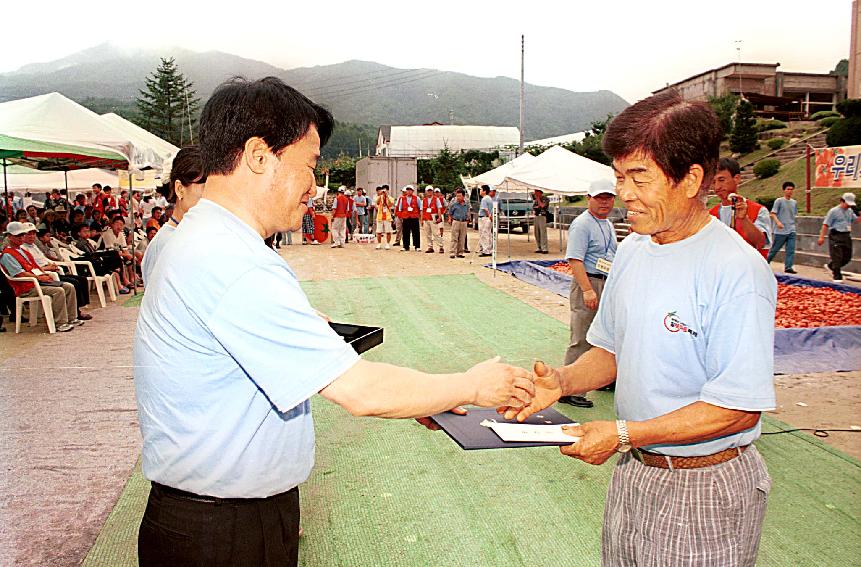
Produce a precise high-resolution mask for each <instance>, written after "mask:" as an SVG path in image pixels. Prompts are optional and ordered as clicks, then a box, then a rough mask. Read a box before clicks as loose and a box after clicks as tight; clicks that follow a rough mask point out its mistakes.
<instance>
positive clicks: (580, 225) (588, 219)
mask: <svg viewBox="0 0 861 567" xmlns="http://www.w3.org/2000/svg"><path fill="white" fill-rule="evenodd" d="M615 255H616V229H615V228H613V223H611V222H610V220H609V219H598V218H595V217H594V216H593V215H592V213H590V212H589V211H585V212H584V213H582V214H581V215H580V216H578V217H577V218H576V219H574V220H573V221H571V226H569V227H568V247H567V249H566V250H565V259H566V260H580V261H581V262H583V267H585V268H586V272H588V273H590V274H600V273H601V272H599V271H598V268H597V267H596V263H597V262H598V259H599V258H604V259H606V260H609V261H610V262H612V261H613V258H614V257H615Z"/></svg>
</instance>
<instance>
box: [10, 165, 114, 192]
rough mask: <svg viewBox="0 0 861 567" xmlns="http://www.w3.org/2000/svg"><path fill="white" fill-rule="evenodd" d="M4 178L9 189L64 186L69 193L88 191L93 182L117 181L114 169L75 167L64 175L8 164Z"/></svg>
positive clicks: (40, 190)
mask: <svg viewBox="0 0 861 567" xmlns="http://www.w3.org/2000/svg"><path fill="white" fill-rule="evenodd" d="M6 179H7V182H8V185H9V190H10V191H30V192H31V193H38V192H45V193H47V192H49V191H51V190H53V189H62V188H64V187H66V182H67V181H68V188H69V193H72V192H76V191H89V190H90V188H91V187H92V186H93V183H101V184H102V185H110V186H111V187H118V186H119V181H118V179H117V174H116V172H114V171H107V170H105V169H76V170H74V171H70V172H68V174H67V175H64V172H62V171H39V170H38V169H30V168H28V167H21V166H10V167H9V168H8V173H7V175H6Z"/></svg>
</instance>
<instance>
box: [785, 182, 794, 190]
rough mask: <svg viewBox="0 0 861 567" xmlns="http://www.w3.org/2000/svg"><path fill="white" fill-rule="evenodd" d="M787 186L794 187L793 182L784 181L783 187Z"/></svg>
mask: <svg viewBox="0 0 861 567" xmlns="http://www.w3.org/2000/svg"><path fill="white" fill-rule="evenodd" d="M787 187H792V188H793V189H795V183H793V182H792V181H784V182H783V189H786V188H787Z"/></svg>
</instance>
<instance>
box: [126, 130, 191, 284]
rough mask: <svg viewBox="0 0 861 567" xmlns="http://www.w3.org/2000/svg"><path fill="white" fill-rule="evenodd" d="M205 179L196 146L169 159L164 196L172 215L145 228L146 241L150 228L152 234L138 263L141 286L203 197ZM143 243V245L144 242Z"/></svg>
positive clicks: (189, 147) (184, 149)
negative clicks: (160, 223) (152, 231)
mask: <svg viewBox="0 0 861 567" xmlns="http://www.w3.org/2000/svg"><path fill="white" fill-rule="evenodd" d="M205 183H206V177H204V176H203V161H202V159H201V156H200V149H199V148H198V147H197V146H187V147H185V148H182V149H181V150H179V151H178V152H177V154H176V156H174V158H173V163H172V164H171V168H170V179H169V180H168V191H167V192H168V194H169V195H170V201H171V202H172V203H173V207H174V209H173V214H172V215H170V216H169V217H168V219H167V222H166V223H165V225H164V226H163V227H161V229H159V228H158V227H155V226H148V227H147V229H146V235H147V240H149V235H150V233H151V230H152V229H155V230H156V231H157V232H156V235H155V236H154V237H152V239H151V240H150V241H149V244H146V245H145V246H146V254H143V260H142V261H141V277H142V278H143V282H144V285H147V282H148V281H149V278H150V274H151V273H152V271H153V269H154V267H155V265H156V261H157V259H158V257H159V256H160V255H161V251H162V249H163V248H164V247H165V246H166V245H167V243H168V242H169V241H170V240H171V238H173V234H174V231H176V229H177V228H179V223H180V222H181V221H182V219H183V217H184V216H185V214H186V213H187V212H188V211H189V210H190V209H191V208H192V207H194V206H195V205H196V204H197V202H198V201H200V198H201V197H202V196H203V188H204V184H205ZM143 242H147V241H146V240H145V241H143Z"/></svg>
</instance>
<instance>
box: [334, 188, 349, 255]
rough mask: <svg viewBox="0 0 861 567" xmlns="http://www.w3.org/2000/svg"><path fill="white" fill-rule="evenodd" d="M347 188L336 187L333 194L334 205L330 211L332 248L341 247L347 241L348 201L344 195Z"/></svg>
mask: <svg viewBox="0 0 861 567" xmlns="http://www.w3.org/2000/svg"><path fill="white" fill-rule="evenodd" d="M346 191H347V188H346V187H344V186H343V185H341V186H340V187H338V194H337V196H335V207H334V211H333V212H332V248H343V247H344V243H345V242H346V241H347V216H348V214H349V212H348V211H349V208H350V201H349V200H348V199H347V195H345V193H346Z"/></svg>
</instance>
